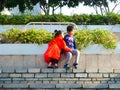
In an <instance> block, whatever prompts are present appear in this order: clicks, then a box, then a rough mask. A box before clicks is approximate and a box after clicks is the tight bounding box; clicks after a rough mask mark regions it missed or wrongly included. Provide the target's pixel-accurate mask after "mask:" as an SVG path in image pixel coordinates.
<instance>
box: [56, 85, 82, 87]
mask: <svg viewBox="0 0 120 90" xmlns="http://www.w3.org/2000/svg"><path fill="white" fill-rule="evenodd" d="M81 87H82V86H81V85H80V84H56V88H81Z"/></svg>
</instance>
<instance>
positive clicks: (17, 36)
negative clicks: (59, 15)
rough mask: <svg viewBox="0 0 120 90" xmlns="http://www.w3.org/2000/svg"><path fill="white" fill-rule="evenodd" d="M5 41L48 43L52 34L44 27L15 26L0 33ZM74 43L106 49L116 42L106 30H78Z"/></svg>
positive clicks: (82, 46) (80, 45) (80, 46)
mask: <svg viewBox="0 0 120 90" xmlns="http://www.w3.org/2000/svg"><path fill="white" fill-rule="evenodd" d="M1 36H2V38H3V41H4V42H5V43H37V44H42V43H48V42H50V41H51V40H52V38H53V35H52V34H51V33H49V32H47V31H46V30H44V29H40V30H36V29H30V30H26V31H22V30H18V29H16V28H13V29H10V30H7V31H6V32H4V33H2V34H1ZM75 37H76V43H77V46H78V48H79V50H81V49H83V48H85V47H87V46H89V45H91V44H102V45H103V46H104V47H105V48H107V49H115V48H116V44H117V39H116V36H115V35H114V34H113V33H111V32H108V31H107V30H100V29H95V30H88V29H83V30H78V31H77V32H76V33H75Z"/></svg>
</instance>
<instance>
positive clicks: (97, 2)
mask: <svg viewBox="0 0 120 90" xmlns="http://www.w3.org/2000/svg"><path fill="white" fill-rule="evenodd" d="M82 2H83V4H84V5H85V6H90V7H93V8H94V10H95V11H96V14H101V15H104V14H105V13H107V12H114V11H115V9H116V8H117V6H118V5H120V0H82ZM110 3H113V5H114V6H113V8H112V9H111V8H110ZM99 10H100V13H99Z"/></svg>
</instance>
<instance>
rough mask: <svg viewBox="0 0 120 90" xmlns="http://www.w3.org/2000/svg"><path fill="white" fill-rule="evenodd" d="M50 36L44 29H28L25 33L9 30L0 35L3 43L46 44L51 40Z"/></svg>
mask: <svg viewBox="0 0 120 90" xmlns="http://www.w3.org/2000/svg"><path fill="white" fill-rule="evenodd" d="M52 37H53V36H52V34H51V33H49V32H47V31H46V30H44V29H41V30H36V29H30V30H26V31H22V30H18V29H15V28H14V29H10V30H7V31H6V32H4V33H2V38H3V40H4V42H5V43H38V44H42V43H48V42H49V41H50V40H51V39H52Z"/></svg>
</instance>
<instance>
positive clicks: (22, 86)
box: [3, 84, 28, 89]
mask: <svg viewBox="0 0 120 90" xmlns="http://www.w3.org/2000/svg"><path fill="white" fill-rule="evenodd" d="M3 88H18V89H19V88H28V85H27V84H3Z"/></svg>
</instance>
